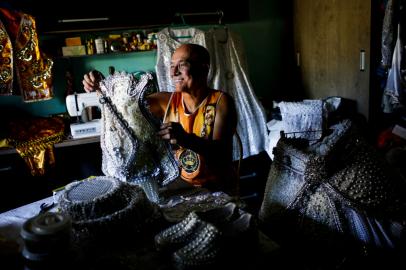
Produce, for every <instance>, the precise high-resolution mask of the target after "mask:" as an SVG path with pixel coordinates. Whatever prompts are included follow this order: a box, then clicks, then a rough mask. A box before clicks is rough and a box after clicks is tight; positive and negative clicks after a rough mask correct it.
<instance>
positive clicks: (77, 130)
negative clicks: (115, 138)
mask: <svg viewBox="0 0 406 270" xmlns="http://www.w3.org/2000/svg"><path fill="white" fill-rule="evenodd" d="M95 106H97V107H99V108H100V109H101V104H100V102H99V97H98V96H97V93H96V92H91V93H80V94H73V95H68V96H67V97H66V108H67V110H68V113H69V115H70V116H76V117H77V122H76V123H72V124H71V125H70V130H71V134H72V137H73V138H75V139H77V138H86V137H93V136H98V135H100V131H101V123H100V119H89V116H88V113H87V111H88V110H87V109H88V108H90V107H95Z"/></svg>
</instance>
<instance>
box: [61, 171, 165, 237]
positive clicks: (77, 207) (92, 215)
mask: <svg viewBox="0 0 406 270" xmlns="http://www.w3.org/2000/svg"><path fill="white" fill-rule="evenodd" d="M59 206H60V208H61V210H62V212H64V213H66V214H68V215H69V216H70V217H71V218H72V228H73V229H74V235H75V240H76V241H82V240H84V241H96V240H97V239H98V238H100V239H106V238H108V237H112V238H113V237H114V236H117V235H122V234H126V233H135V232H138V231H140V230H142V229H144V228H145V227H146V226H148V223H149V222H152V221H153V220H154V219H156V218H157V217H158V216H159V214H160V212H159V208H158V206H157V205H155V204H153V203H151V202H150V201H149V200H148V198H147V197H146V196H145V193H144V191H143V190H142V189H141V188H140V187H138V186H135V185H131V184H129V183H126V182H122V181H120V180H118V179H116V178H113V177H107V176H99V177H95V178H92V179H86V180H82V181H74V182H72V183H70V184H69V185H67V186H66V188H65V190H64V191H63V192H62V194H61V195H60V197H59Z"/></svg>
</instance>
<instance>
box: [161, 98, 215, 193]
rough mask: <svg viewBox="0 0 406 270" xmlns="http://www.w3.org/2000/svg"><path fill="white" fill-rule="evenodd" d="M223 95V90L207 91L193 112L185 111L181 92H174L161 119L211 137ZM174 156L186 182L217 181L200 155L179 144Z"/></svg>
mask: <svg viewBox="0 0 406 270" xmlns="http://www.w3.org/2000/svg"><path fill="white" fill-rule="evenodd" d="M222 95H223V92H222V91H219V90H210V91H209V94H208V95H207V97H206V98H205V99H204V100H203V101H202V102H201V103H200V104H199V106H198V107H197V109H196V110H195V111H194V112H187V111H186V110H185V105H184V102H183V96H182V93H181V92H173V93H172V95H171V98H170V100H169V102H168V106H167V108H166V112H165V117H164V122H178V123H180V124H181V125H182V127H183V129H184V130H185V131H186V132H187V133H193V134H195V135H197V136H199V137H202V138H206V139H208V140H212V139H213V127H214V120H215V117H216V107H217V104H218V102H219V101H220V99H221V97H222ZM175 157H176V159H177V161H178V162H179V165H180V169H181V177H182V179H183V180H185V181H186V182H189V183H191V184H193V185H195V186H201V185H203V184H204V183H206V182H207V181H210V180H214V181H215V180H217V179H216V177H215V174H214V173H213V171H212V170H211V169H210V168H208V167H207V164H206V162H205V159H204V157H203V156H202V155H200V154H198V153H196V152H194V151H192V150H190V149H186V148H183V147H180V148H179V149H177V150H176V151H175Z"/></svg>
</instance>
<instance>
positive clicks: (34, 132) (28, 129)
mask: <svg viewBox="0 0 406 270" xmlns="http://www.w3.org/2000/svg"><path fill="white" fill-rule="evenodd" d="M64 129H65V124H64V122H63V119H62V118H59V117H52V118H33V119H28V118H27V119H26V118H24V119H18V120H14V121H11V123H10V126H9V130H10V135H9V136H10V141H11V146H13V147H15V148H16V150H17V152H18V154H19V155H20V156H21V157H22V158H23V159H24V161H25V163H26V164H27V166H28V167H29V169H30V172H31V174H32V175H34V176H35V175H44V174H45V173H46V171H47V168H48V167H49V166H53V165H54V164H55V156H54V147H53V146H54V144H55V143H58V142H61V141H62V140H63V138H64Z"/></svg>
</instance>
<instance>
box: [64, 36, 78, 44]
mask: <svg viewBox="0 0 406 270" xmlns="http://www.w3.org/2000/svg"><path fill="white" fill-rule="evenodd" d="M65 44H66V46H80V45H82V40H81V39H80V37H71V38H65Z"/></svg>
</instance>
